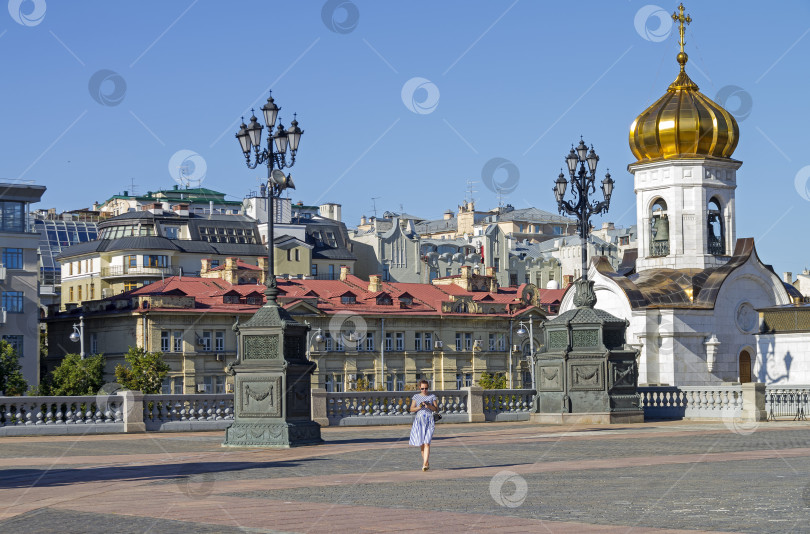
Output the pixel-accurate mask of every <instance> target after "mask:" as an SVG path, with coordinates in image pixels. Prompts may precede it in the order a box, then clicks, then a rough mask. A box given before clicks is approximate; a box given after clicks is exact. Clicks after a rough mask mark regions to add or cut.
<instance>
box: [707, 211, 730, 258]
mask: <svg viewBox="0 0 810 534" xmlns="http://www.w3.org/2000/svg"><path fill="white" fill-rule="evenodd" d="M706 232H707V236H706V244H707V247H708V251H709V254H714V255H715V256H724V255H725V254H726V236H725V234H724V232H723V212H722V210H721V209H720V203H719V202H718V201H717V199H716V198H712V199H711V200H710V201H709V209H708V210H707V215H706Z"/></svg>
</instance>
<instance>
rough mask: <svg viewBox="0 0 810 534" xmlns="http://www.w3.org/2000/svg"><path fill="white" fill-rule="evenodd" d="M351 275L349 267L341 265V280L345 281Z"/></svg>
mask: <svg viewBox="0 0 810 534" xmlns="http://www.w3.org/2000/svg"><path fill="white" fill-rule="evenodd" d="M348 276H349V268H348V267H347V266H345V265H341V266H340V281H341V282H345V281H346V278H348Z"/></svg>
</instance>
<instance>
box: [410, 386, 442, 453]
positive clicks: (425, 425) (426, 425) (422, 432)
mask: <svg viewBox="0 0 810 534" xmlns="http://www.w3.org/2000/svg"><path fill="white" fill-rule="evenodd" d="M413 402H416V405H417V406H418V405H419V404H420V403H422V402H428V403H434V404H435V403H436V395H433V394H432V393H431V394H430V395H422V394H421V393H417V394H416V395H414V396H413ZM434 428H436V423H434V422H433V412H432V411H431V410H429V409H428V408H422V409H420V410H419V411H418V412H416V415H415V416H414V418H413V426H411V439H410V441H409V443H410V444H411V445H416V446H417V447H418V446H420V445H424V444H426V443H430V440H431V439H433V429H434Z"/></svg>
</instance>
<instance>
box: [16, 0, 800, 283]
mask: <svg viewBox="0 0 810 534" xmlns="http://www.w3.org/2000/svg"><path fill="white" fill-rule="evenodd" d="M8 4H9V9H8V12H7V13H0V62H2V63H0V66H1V67H2V73H3V81H2V94H3V98H2V99H1V100H0V105H2V115H1V116H0V117H1V118H0V120H2V125H3V127H2V129H0V145H2V147H3V150H2V154H3V157H2V159H0V179H23V180H33V181H34V182H36V183H38V184H43V185H46V186H47V187H48V191H47V192H46V194H45V196H44V197H43V201H42V203H41V204H40V205H39V207H42V208H48V207H55V208H57V209H58V210H66V209H76V208H81V207H87V206H89V205H90V204H92V202H93V201H103V200H106V199H107V198H109V197H110V196H111V195H113V194H116V193H119V192H123V191H124V190H129V191H132V190H133V187H132V184H133V183H134V185H135V191H136V192H138V193H145V192H147V191H150V190H156V189H159V188H167V187H171V186H172V185H174V184H175V183H176V182H175V180H174V177H173V176H172V174H171V173H170V169H169V166H170V163H169V162H170V160H172V157H173V156H174V155H175V154H176V153H178V151H181V150H187V151H191V152H193V153H196V154H197V155H196V156H193V158H192V163H196V166H195V167H191V166H187V167H186V169H189V172H191V175H192V178H195V179H202V182H201V183H202V185H203V186H204V187H209V188H212V189H215V190H219V191H223V192H226V193H227V194H228V195H230V197H229V198H232V199H237V198H241V197H243V196H244V195H245V194H246V193H247V192H248V191H250V190H255V189H256V188H257V184H258V181H259V180H260V179H261V178H262V176H264V174H265V172H262V171H261V170H258V169H257V170H252V171H251V170H249V169H247V168H246V167H245V165H244V158H243V156H242V154H241V151H239V149H238V146H237V142H236V140H235V139H234V133H235V132H236V130H237V126H238V121H239V118H240V116H242V115H249V108H250V107H251V106H255V107H256V108H259V107H260V106H261V105H262V103H263V102H264V101H265V100H266V98H267V89H268V88H272V89H273V96H274V97H275V98H276V102H277V104H279V105H280V106H281V107H282V111H281V113H280V117H281V118H282V119H283V121H284V124H285V125H286V126H289V121H290V120H291V119H292V113H293V112H297V113H298V120H299V122H300V125H301V127H302V128H303V129H304V130H305V134H304V136H303V138H302V141H301V146H300V150H299V154H298V160H297V162H296V165H295V166H294V167H293V168H292V169H291V172H292V174H293V178H294V180H295V183H296V185H297V187H298V189H297V190H296V191H294V192H293V193H292V195H291V196H292V198H293V200H294V201H297V200H303V201H304V202H305V203H307V204H315V203H319V202H325V201H332V202H339V203H341V204H342V205H343V218H344V221H345V222H346V223H347V224H348V225H349V226H353V225H356V224H357V222H358V220H359V218H360V216H361V215H363V214H365V215H372V213H373V212H372V198H375V197H376V200H375V202H376V206H377V211H378V214H382V212H383V211H385V210H391V211H399V210H400V208H402V209H404V210H405V211H407V212H408V213H412V214H416V215H421V216H424V217H429V218H438V217H440V216H441V213H442V212H443V211H445V210H446V209H448V208H450V209H453V210H456V209H457V206H458V204H459V203H461V202H462V201H463V200H464V198H465V196H466V195H467V193H466V190H467V189H468V183H467V182H468V181H474V182H476V183H474V184H473V185H472V189H474V190H475V191H476V192H475V193H474V194H473V196H474V198H475V199H476V205H477V207H479V208H491V207H495V206H497V204H498V198H497V196H496V194H495V192H494V191H493V190H492V188H491V187H488V185H491V184H492V183H501V184H502V185H504V186H506V187H508V188H510V189H513V191H512V192H511V193H510V194H508V195H505V196H504V197H503V201H504V202H506V203H511V204H513V205H514V206H516V207H518V208H522V207H528V206H536V207H538V208H541V209H545V210H549V211H556V207H555V205H554V197H553V195H552V192H551V187H552V182H553V181H554V179H555V178H556V175H557V174H558V173H559V170H560V167H561V166H562V165H563V164H564V161H563V158H564V156H565V155H566V153H567V151H568V149H569V148H570V145H571V143H572V142H577V141H578V140H579V136H580V135H583V136H584V137H585V140H586V141H587V142H588V143H592V144H593V145H594V146H595V149H596V151H597V153H598V154H599V155H600V158H601V161H600V169H599V171H598V174H599V175H600V179H601V176H602V175H603V174H604V171H605V170H606V169H607V168H610V171H611V174H612V176H613V178H614V179H615V180H616V189H615V193H614V196H613V201H612V204H611V210H610V213H609V214H608V215H607V216H606V217H605V218H599V217H597V218H595V219H594V222H595V224H597V225H598V224H599V223H600V222H601V221H602V220H612V221H615V222H616V224H617V225H621V226H629V225H631V224H633V223H634V222H635V207H634V205H635V204H634V203H635V195H634V194H633V191H632V180H631V175H630V174H629V173H628V172H627V170H626V167H627V165H628V164H629V163H631V162H632V161H633V157H632V155H631V153H630V150H629V148H628V143H627V135H628V127H629V125H630V123H631V122H632V121H633V119H634V118H635V117H636V116H637V115H638V114H639V113H640V112H641V111H643V110H644V109H645V108H646V107H647V106H648V105H649V104H650V103H652V102H653V101H654V100H655V99H657V98H658V97H659V96H660V95H661V94H663V93H664V91H665V90H666V87H667V85H668V84H669V83H670V82H671V81H672V80H673V79H674V78H675V76H676V74H677V70H678V65H677V63H676V61H675V55H676V53H677V31H671V32H670V30H675V28H674V27H673V28H670V27H669V26H670V21H669V19H666V18H663V19H659V18H657V17H658V15H667V14H669V13H672V11H674V10H675V9H676V7H677V4H676V3H671V4H665V3H661V2H658V3H655V4H653V3H648V2H645V1H633V0H631V1H615V2H603V1H592V0H581V1H579V2H576V3H570V2H540V1H531V0H518V1H514V0H510V1H504V2H500V1H498V2H496V1H489V2H483V1H469V0H468V1H461V0H459V1H446V2H428V1H412V2H396V3H395V2H381V1H371V0H352V1H351V2H344V1H342V0H337V1H335V0H331V1H330V2H323V1H320V0H318V1H300V2H276V1H234V2H219V1H213V0H199V1H193V0H185V1H160V2H157V1H140V2H134V1H128V2H108V1H85V2H65V1H56V0H48V1H47V2H44V1H42V0H38V1H36V2H34V1H32V0H25V1H22V0H11V1H10V2H8ZM686 12H687V13H689V14H690V15H691V17H692V19H693V21H692V24H691V25H690V26H689V27H688V29H687V36H686V40H687V44H686V50H687V53H688V54H689V58H690V59H689V64H688V65H687V72H688V73H689V74H690V76H691V77H692V79H693V80H694V81H695V82H696V83H697V84H698V85H699V86H700V88H701V91H702V92H704V93H705V94H706V95H708V96H709V97H710V98H712V99H715V100H717V101H719V102H721V103H724V104H725V107H726V108H727V109H729V111H731V112H732V113H735V115H736V116H737V118H738V121H739V123H740V129H741V140H740V143H739V145H738V147H737V150H736V152H735V154H734V157H735V158H737V159H740V160H742V161H743V166H742V168H741V169H740V171H739V172H738V188H737V235H738V237H754V238H755V239H756V243H757V249H758V251H759V254H760V257H761V258H762V259H763V261H765V262H766V263H771V264H773V265H774V268H775V269H776V270H777V272H781V271H785V270H790V271H794V272H796V271H801V269H802V268H804V267H805V266H808V267H810V255H808V253H807V247H806V243H807V238H806V235H807V229H808V227H809V226H810V225H808V215H807V214H808V207H810V200H808V199H810V194H808V189H807V184H808V179H810V167H808V166H810V151H809V150H807V145H808V135H807V132H806V128H805V125H806V123H807V117H808V114H809V113H808V112H810V109H808V108H810V99H808V98H807V87H808V76H809V74H808V72H810V69H808V68H807V64H808V57H810V36H808V32H810V3H807V2H803V1H792V2H791V1H785V2H780V3H778V4H776V3H772V4H762V3H761V2H756V3H755V2H739V1H736V2H731V1H712V2H706V1H704V2H690V3H688V4H687V5H686ZM662 20H663V22H664V24H663V26H661V24H660V23H661V21H662ZM102 71H103V72H102ZM99 73H100V74H99ZM94 75H95V76H94ZM420 79H421V80H420ZM403 90H404V91H403ZM403 93H405V94H404V96H403ZM186 154H188V153H186ZM493 158H502V159H503V160H506V161H508V162H511V163H512V164H513V165H514V166H513V167H508V165H507V166H502V167H501V169H500V170H499V171H496V172H495V174H493V175H489V176H486V175H482V172H484V169H485V168H491V167H492V166H493V165H492V164H491V165H489V166H487V163H488V162H490V161H491V160H493ZM175 159H176V158H175ZM203 168H204V171H205V173H204V175H203V174H202V170H203ZM508 168H511V169H512V171H511V172H512V174H509V171H508V170H507V169H508ZM515 170H516V171H517V172H518V173H519V174H515ZM174 172H175V174H176V171H174ZM487 182H489V184H488V183H487Z"/></svg>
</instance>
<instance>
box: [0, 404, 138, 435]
mask: <svg viewBox="0 0 810 534" xmlns="http://www.w3.org/2000/svg"><path fill="white" fill-rule="evenodd" d="M123 416H124V399H123V398H122V397H120V396H118V395H106V394H101V395H85V396H77V397H55V396H53V397H0V436H23V435H30V434H45V435H48V434H87V433H97V432H104V433H107V432H123V431H124V420H123Z"/></svg>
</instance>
